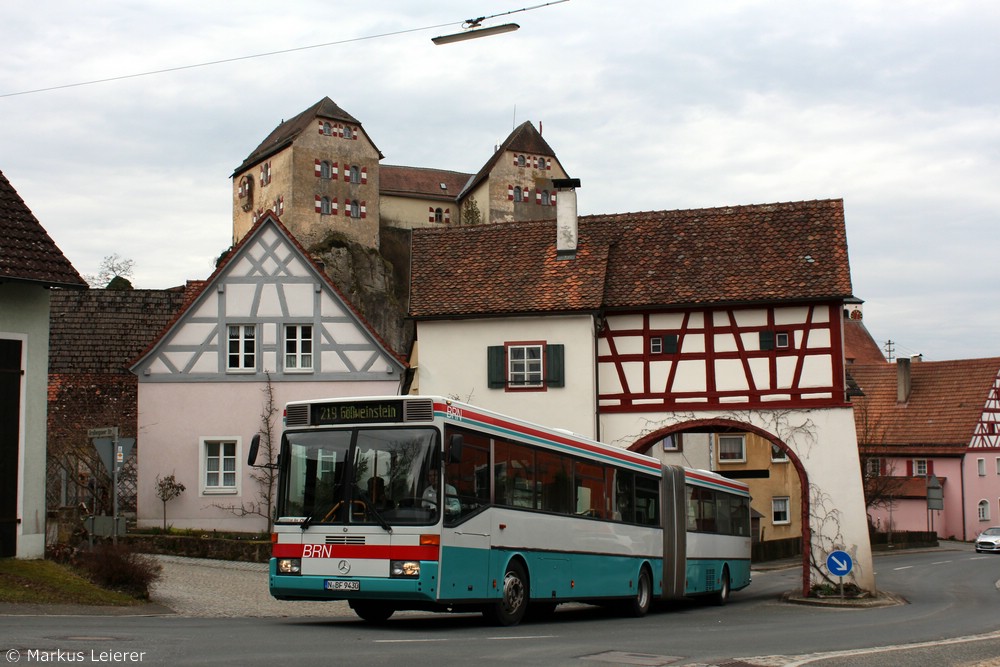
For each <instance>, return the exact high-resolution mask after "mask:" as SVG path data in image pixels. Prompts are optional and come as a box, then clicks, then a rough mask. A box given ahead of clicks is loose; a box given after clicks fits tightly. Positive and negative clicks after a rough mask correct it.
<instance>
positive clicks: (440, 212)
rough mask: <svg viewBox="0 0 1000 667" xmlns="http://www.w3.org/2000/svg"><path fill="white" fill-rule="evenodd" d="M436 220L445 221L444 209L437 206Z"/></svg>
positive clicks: (435, 210) (435, 211)
mask: <svg viewBox="0 0 1000 667" xmlns="http://www.w3.org/2000/svg"><path fill="white" fill-rule="evenodd" d="M434 222H444V211H443V210H441V209H439V208H436V209H434Z"/></svg>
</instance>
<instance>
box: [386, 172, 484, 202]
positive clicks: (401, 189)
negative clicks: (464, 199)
mask: <svg viewBox="0 0 1000 667" xmlns="http://www.w3.org/2000/svg"><path fill="white" fill-rule="evenodd" d="M378 178H379V182H378V189H379V193H380V194H383V195H396V196H398V197H407V196H409V197H419V198H421V199H440V200H442V201H457V197H458V193H459V192H461V191H462V188H463V187H464V186H465V184H466V183H468V182H469V179H470V178H472V174H463V173H461V172H458V171H447V170H444V169H425V168H423V167H397V166H394V165H390V164H383V165H381V166H380V167H379V177H378ZM442 183H443V184H444V185H445V187H444V188H442V187H441V184H442Z"/></svg>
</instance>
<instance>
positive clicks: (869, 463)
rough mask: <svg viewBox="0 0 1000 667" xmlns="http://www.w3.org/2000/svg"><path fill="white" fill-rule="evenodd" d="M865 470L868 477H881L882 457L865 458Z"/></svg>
mask: <svg viewBox="0 0 1000 667" xmlns="http://www.w3.org/2000/svg"><path fill="white" fill-rule="evenodd" d="M865 468H866V470H865V472H866V473H867V474H868V476H869V477H881V476H882V459H880V458H870V459H867V460H865Z"/></svg>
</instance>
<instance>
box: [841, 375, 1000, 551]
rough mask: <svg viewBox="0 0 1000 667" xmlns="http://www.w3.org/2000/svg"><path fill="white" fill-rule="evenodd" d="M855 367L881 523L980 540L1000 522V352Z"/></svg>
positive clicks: (874, 518)
mask: <svg viewBox="0 0 1000 667" xmlns="http://www.w3.org/2000/svg"><path fill="white" fill-rule="evenodd" d="M850 374H851V377H853V378H854V380H855V381H856V382H857V384H858V388H859V389H860V392H861V395H858V396H855V397H853V398H852V399H851V400H852V402H853V403H854V418H855V422H856V427H857V433H858V445H859V447H860V449H861V455H862V464H863V466H864V470H865V483H866V486H867V488H868V495H869V500H870V501H871V502H870V506H869V508H868V514H869V517H870V520H871V522H872V525H873V526H874V528H875V529H877V530H879V531H880V532H891V531H900V530H913V531H933V532H936V533H937V534H938V535H940V536H942V537H946V538H951V539H959V540H974V539H975V538H976V537H977V536H978V535H979V533H981V532H982V531H983V530H984V529H985V528H989V527H990V526H995V525H1000V358H995V357H993V358H987V359H960V360H952V361H917V360H911V359H906V358H904V359H898V360H897V362H896V363H895V364H889V363H876V364H855V365H852V366H851V367H850ZM935 484H936V485H937V488H939V489H940V496H941V498H940V500H941V501H942V502H941V508H940V509H936V508H935V503H934V502H933V497H934V495H935V493H934V492H933V491H932V490H931V489H932V488H934V487H935ZM928 496H931V498H930V501H931V502H929V498H928Z"/></svg>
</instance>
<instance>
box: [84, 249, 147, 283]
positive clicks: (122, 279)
mask: <svg viewBox="0 0 1000 667" xmlns="http://www.w3.org/2000/svg"><path fill="white" fill-rule="evenodd" d="M134 272H135V260H133V259H129V258H127V257H122V256H121V255H119V254H118V253H114V254H113V255H107V256H105V258H104V260H103V261H102V262H101V266H100V268H99V269H98V270H97V274H96V275H86V276H84V278H85V279H86V281H87V283H88V284H90V286H91V287H97V288H106V289H132V275H133V273H134Z"/></svg>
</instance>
